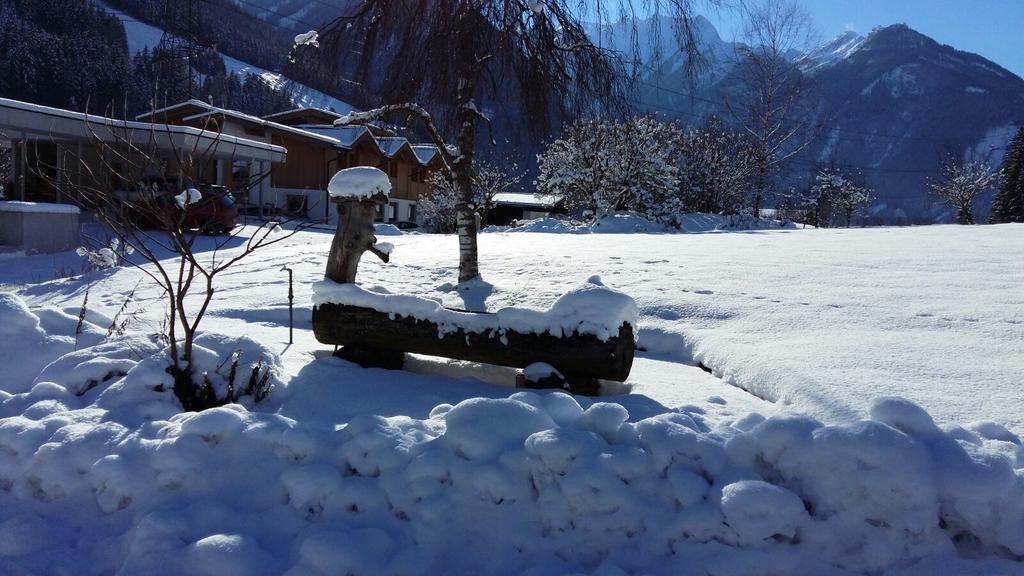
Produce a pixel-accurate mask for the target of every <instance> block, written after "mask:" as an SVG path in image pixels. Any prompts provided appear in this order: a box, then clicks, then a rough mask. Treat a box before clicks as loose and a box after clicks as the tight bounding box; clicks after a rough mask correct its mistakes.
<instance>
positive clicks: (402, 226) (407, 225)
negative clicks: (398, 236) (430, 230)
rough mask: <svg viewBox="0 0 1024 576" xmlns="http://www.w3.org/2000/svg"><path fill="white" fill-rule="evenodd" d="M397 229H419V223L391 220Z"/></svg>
mask: <svg viewBox="0 0 1024 576" xmlns="http://www.w3.org/2000/svg"><path fill="white" fill-rule="evenodd" d="M392 224H394V225H395V228H398V229H399V230H419V228H420V225H419V224H417V223H415V222H392Z"/></svg>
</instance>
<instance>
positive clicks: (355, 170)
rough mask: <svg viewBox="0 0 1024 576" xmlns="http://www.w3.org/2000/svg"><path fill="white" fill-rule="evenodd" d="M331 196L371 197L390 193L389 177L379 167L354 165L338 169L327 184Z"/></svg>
mask: <svg viewBox="0 0 1024 576" xmlns="http://www.w3.org/2000/svg"><path fill="white" fill-rule="evenodd" d="M327 192H328V193H329V194H330V195H331V198H371V197H373V196H374V195H376V194H383V195H385V196H387V195H388V194H390V193H391V179H390V178H388V175H387V174H385V173H384V172H383V171H381V170H380V169H379V168H374V167H373V166H354V167H352V168H346V169H344V170H341V171H339V172H338V173H337V174H335V175H334V177H332V178H331V181H330V183H328V184H327Z"/></svg>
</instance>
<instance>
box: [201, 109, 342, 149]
mask: <svg viewBox="0 0 1024 576" xmlns="http://www.w3.org/2000/svg"><path fill="white" fill-rule="evenodd" d="M216 115H222V116H228V117H231V118H235V119H238V120H242V121H245V122H252V123H253V124H257V125H259V126H264V127H266V128H270V129H272V130H278V131H281V132H288V133H290V134H295V135H296V136H302V137H304V138H311V139H313V140H319V141H321V142H325V143H327V144H332V145H334V146H340V145H341V143H340V142H339V141H338V140H337V139H336V138H331V137H330V136H324V135H323V134H317V133H315V132H310V131H308V130H303V129H301V128H296V127H294V126H287V125H285V124H278V123H277V122H271V121H270V120H264V119H263V118H260V117H258V116H251V115H249V114H243V113H241V112H238V111H237V110H228V109H227V108H215V107H210V109H209V110H208V111H206V112H202V113H200V114H193V115H192V116H186V117H185V118H184V120H186V121H188V120H198V119H200V118H207V117H209V116H216Z"/></svg>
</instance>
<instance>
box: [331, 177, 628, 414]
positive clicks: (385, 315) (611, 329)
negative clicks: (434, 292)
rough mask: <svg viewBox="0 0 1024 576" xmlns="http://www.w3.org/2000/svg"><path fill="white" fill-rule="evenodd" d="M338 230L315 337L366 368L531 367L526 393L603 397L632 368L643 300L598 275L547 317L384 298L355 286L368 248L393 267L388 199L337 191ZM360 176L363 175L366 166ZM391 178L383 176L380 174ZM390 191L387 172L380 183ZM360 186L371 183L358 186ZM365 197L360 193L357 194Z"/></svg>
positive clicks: (410, 298)
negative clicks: (417, 360) (381, 220)
mask: <svg viewBox="0 0 1024 576" xmlns="http://www.w3.org/2000/svg"><path fill="white" fill-rule="evenodd" d="M351 170H355V169H349V170H343V171H341V172H339V173H338V174H337V175H336V176H335V178H334V179H332V181H331V186H332V190H331V192H332V202H334V203H335V204H336V205H337V214H338V228H337V230H336V232H335V237H334V241H333V242H332V244H331V253H330V256H329V257H328V261H327V272H326V279H325V280H323V281H322V282H318V283H317V284H316V285H315V286H314V290H313V291H314V307H313V333H314V335H315V336H316V339H317V340H318V341H320V342H322V343H324V344H332V345H335V346H341V348H340V349H339V350H338V351H337V352H336V354H337V355H338V356H339V357H342V358H345V359H346V360H350V361H353V362H356V363H358V364H360V365H362V366H366V367H380V368H388V369H401V368H402V366H403V362H404V355H405V353H415V354H424V355H428V356H440V357H444V358H452V359H456V360H465V361H471V362H481V363H485V364H494V365H499V366H509V367H513V368H524V369H525V370H524V375H522V376H521V384H522V385H523V386H525V387H561V388H568V389H570V390H571V391H573V392H575V393H578V394H590V395H593V394H597V393H598V392H599V380H612V381H618V382H623V381H625V380H626V378H627V377H628V376H629V371H630V368H631V367H632V364H633V350H634V333H633V324H634V323H635V316H636V304H635V303H634V302H633V300H632V299H630V298H629V297H628V296H626V295H624V294H622V293H619V292H616V291H614V290H611V289H608V288H605V287H604V286H603V285H601V283H600V280H599V279H596V278H592V279H591V280H589V281H588V283H587V284H586V285H585V286H583V287H582V288H580V289H578V290H575V291H572V292H570V293H568V294H566V295H565V296H563V297H562V298H560V299H559V300H558V301H557V302H555V304H554V305H553V306H552V307H551V309H550V310H547V311H536V310H525V309H516V308H505V309H502V310H499V311H497V312H469V311H462V310H453V309H449V308H444V307H442V306H441V305H440V304H439V303H437V302H436V301H434V300H429V299H426V298H419V297H416V296H408V295H397V294H382V293H377V292H372V291H369V290H366V289H363V288H361V287H359V286H358V285H356V284H355V276H356V271H357V267H358V264H359V259H360V257H361V256H362V254H363V252H365V251H370V252H371V253H374V254H376V255H377V256H378V257H380V258H381V259H382V260H384V261H385V262H387V261H388V258H389V253H390V246H387V245H384V247H383V249H382V246H381V245H378V244H376V238H375V237H374V235H373V218H374V215H375V214H376V211H377V206H378V205H380V204H383V203H386V202H387V196H386V193H387V190H386V189H385V190H383V193H375V194H366V193H363V192H359V193H351V194H349V193H346V191H345V190H344V189H343V190H341V191H340V192H336V190H335V189H333V188H340V187H342V186H343V185H344V183H343V182H342V183H339V180H340V181H344V176H345V173H347V172H349V171H351ZM361 170H362V171H363V172H362V173H361V174H360V175H359V176H360V177H361V178H365V177H367V176H368V175H372V174H370V173H367V172H366V170H375V169H367V168H362V169H361ZM382 174H383V173H382ZM380 182H381V184H380V187H381V188H384V183H385V182H387V180H386V176H384V177H383V179H382V180H381V181H380ZM357 184H358V185H364V184H365V182H364V181H362V180H360V181H358V182H357ZM357 192H358V191H357Z"/></svg>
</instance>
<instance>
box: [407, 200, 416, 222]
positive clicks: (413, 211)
mask: <svg viewBox="0 0 1024 576" xmlns="http://www.w3.org/2000/svg"><path fill="white" fill-rule="evenodd" d="M415 221H416V205H415V204H409V222H415Z"/></svg>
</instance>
